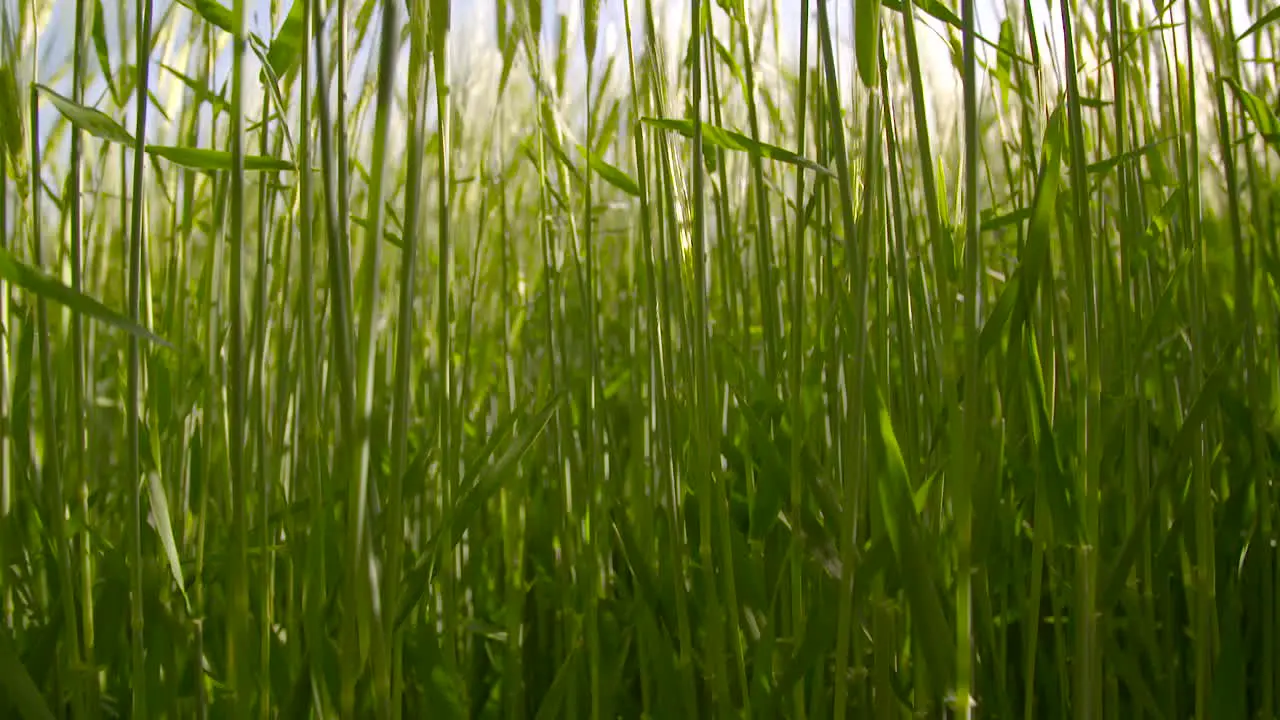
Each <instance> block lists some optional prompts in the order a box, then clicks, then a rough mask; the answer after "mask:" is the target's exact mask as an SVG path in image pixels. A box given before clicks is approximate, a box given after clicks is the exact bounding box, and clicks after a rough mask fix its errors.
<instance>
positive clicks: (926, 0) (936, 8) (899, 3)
mask: <svg viewBox="0 0 1280 720" xmlns="http://www.w3.org/2000/svg"><path fill="white" fill-rule="evenodd" d="M880 4H881V5H883V6H884V7H887V8H889V9H890V10H892V11H894V12H896V13H902V12H903V9H904V8H905V7H906V4H907V3H906V0H880ZM911 5H914V6H915V7H917V8H919V9H921V10H923V11H924V13H925V14H926V15H928V16H930V17H932V18H934V19H937V20H941V21H942V22H944V23H946V24H947V25H950V26H951V27H953V28H955V29H956V30H961V31H963V30H964V24H963V23H962V22H961V20H960V16H959V15H956V14H955V13H954V12H952V11H951V8H948V7H947V6H946V5H943V4H942V3H940V2H938V0H920V1H919V2H913V3H911ZM974 37H976V38H977V39H978V42H981V43H982V44H984V45H986V46H987V47H990V48H991V49H993V50H995V51H996V52H997V53H1000V54H1002V55H1008V56H1009V57H1010V58H1011V59H1013V60H1016V61H1018V62H1020V63H1022V64H1023V65H1028V66H1031V65H1034V63H1032V62H1031V60H1030V59H1028V58H1024V57H1022V56H1021V55H1018V54H1015V53H1014V52H1013V51H1012V49H1010V48H1004V47H1001V46H1000V45H999V44H998V43H994V42H992V41H991V40H989V39H987V38H985V37H983V36H982V34H981V33H974Z"/></svg>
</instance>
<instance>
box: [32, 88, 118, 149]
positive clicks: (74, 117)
mask: <svg viewBox="0 0 1280 720" xmlns="http://www.w3.org/2000/svg"><path fill="white" fill-rule="evenodd" d="M36 87H37V88H39V90H40V93H41V94H42V95H44V96H45V97H47V98H49V100H50V102H52V103H53V106H54V107H56V108H57V109H58V112H60V113H62V116H63V117H65V118H66V119H67V120H69V121H71V122H72V123H73V124H75V126H76V127H78V128H80V129H81V130H84V131H85V132H87V133H89V134H91V135H94V136H96V137H99V138H102V139H103V140H107V141H109V142H116V143H121V144H124V145H133V136H132V135H130V134H129V133H128V131H126V130H125V129H124V128H122V127H120V124H119V123H117V122H116V121H115V120H112V119H111V118H110V117H109V116H107V114H106V113H103V112H102V111H100V110H95V109H93V108H91V107H86V106H84V105H81V104H80V103H77V102H76V101H74V100H72V99H70V98H67V97H63V96H62V95H59V94H58V93H56V92H54V91H53V90H51V89H49V88H48V87H46V86H44V85H37V86H36Z"/></svg>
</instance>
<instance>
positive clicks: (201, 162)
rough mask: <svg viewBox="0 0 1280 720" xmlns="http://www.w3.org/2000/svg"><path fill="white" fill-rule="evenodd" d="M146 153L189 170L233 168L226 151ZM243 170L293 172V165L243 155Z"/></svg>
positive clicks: (158, 149)
mask: <svg viewBox="0 0 1280 720" xmlns="http://www.w3.org/2000/svg"><path fill="white" fill-rule="evenodd" d="M147 152H148V153H149V154H151V155H155V156H156V157H160V158H164V159H165V160H168V161H169V162H171V163H174V164H175V165H180V166H182V167H186V168H191V169H192V170H204V171H206V172H217V171H230V170H231V169H232V166H233V158H232V155H231V153H230V152H228V151H226V150H208V149H204V148H191V147H179V146H171V145H148V146H147ZM244 169H245V170H246V171H273V172H282V171H283V172H287V171H291V170H293V169H294V166H293V163H291V162H289V161H288V160H283V159H281V158H275V157H264V156H262V155H245V156H244Z"/></svg>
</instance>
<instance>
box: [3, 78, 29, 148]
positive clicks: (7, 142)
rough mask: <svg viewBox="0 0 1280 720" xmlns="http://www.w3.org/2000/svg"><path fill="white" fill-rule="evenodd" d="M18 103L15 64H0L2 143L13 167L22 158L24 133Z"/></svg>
mask: <svg viewBox="0 0 1280 720" xmlns="http://www.w3.org/2000/svg"><path fill="white" fill-rule="evenodd" d="M19 107H20V105H18V82H17V80H16V79H15V77H14V70H13V65H9V64H5V65H0V145H3V146H4V147H3V148H0V150H3V151H4V152H7V153H8V154H9V161H10V163H11V164H12V165H13V167H17V166H18V161H19V159H20V158H22V152H23V150H22V144H23V142H24V134H23V130H22V126H23V121H22V115H21V113H20V112H19Z"/></svg>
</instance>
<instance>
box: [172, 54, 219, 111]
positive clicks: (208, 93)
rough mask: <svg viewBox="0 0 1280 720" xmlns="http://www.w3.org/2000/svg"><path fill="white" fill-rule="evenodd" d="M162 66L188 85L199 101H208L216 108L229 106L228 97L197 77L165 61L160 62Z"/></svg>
mask: <svg viewBox="0 0 1280 720" xmlns="http://www.w3.org/2000/svg"><path fill="white" fill-rule="evenodd" d="M160 67H161V69H163V70H166V71H168V72H169V74H171V75H173V76H174V77H176V78H178V81H179V82H181V83H182V84H183V85H186V86H187V89H188V90H190V91H191V92H192V93H194V94H195V96H196V101H197V102H207V103H209V104H210V105H211V106H213V109H214V110H227V109H228V107H229V106H228V105H227V101H226V99H225V98H223V97H222V96H221V95H218V94H216V93H214V92H213V91H212V90H210V89H209V88H208V87H207V86H205V85H204V84H202V83H201V82H200V81H198V80H196V79H195V78H192V77H189V76H187V75H184V74H183V73H181V72H178V71H177V70H175V69H173V68H172V67H170V66H168V65H166V64H164V63H160Z"/></svg>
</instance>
